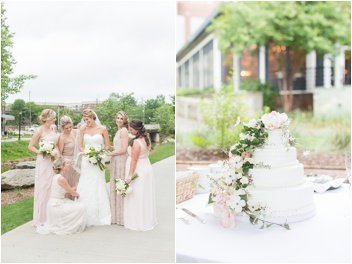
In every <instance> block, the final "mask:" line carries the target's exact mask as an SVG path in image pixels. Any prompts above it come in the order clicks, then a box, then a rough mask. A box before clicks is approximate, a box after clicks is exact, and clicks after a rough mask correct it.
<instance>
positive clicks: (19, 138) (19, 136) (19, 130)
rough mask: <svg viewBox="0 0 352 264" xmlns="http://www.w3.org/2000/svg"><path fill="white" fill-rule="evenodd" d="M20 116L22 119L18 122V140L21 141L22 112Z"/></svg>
mask: <svg viewBox="0 0 352 264" xmlns="http://www.w3.org/2000/svg"><path fill="white" fill-rule="evenodd" d="M18 114H19V116H20V119H19V121H18V140H21V121H22V112H19V113H18Z"/></svg>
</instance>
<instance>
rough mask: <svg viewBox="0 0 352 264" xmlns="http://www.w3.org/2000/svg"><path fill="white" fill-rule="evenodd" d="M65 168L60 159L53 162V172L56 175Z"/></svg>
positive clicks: (63, 162)
mask: <svg viewBox="0 0 352 264" xmlns="http://www.w3.org/2000/svg"><path fill="white" fill-rule="evenodd" d="M64 166H65V161H64V160H63V159H62V158H58V159H56V160H54V161H53V171H54V172H55V173H56V174H58V173H60V171H61V170H62V168H63V167H64Z"/></svg>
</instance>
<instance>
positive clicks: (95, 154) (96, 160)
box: [85, 147, 106, 170]
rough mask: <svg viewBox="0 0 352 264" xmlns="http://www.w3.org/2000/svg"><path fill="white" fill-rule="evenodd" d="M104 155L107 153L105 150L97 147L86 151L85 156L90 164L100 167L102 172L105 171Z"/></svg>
mask: <svg viewBox="0 0 352 264" xmlns="http://www.w3.org/2000/svg"><path fill="white" fill-rule="evenodd" d="M104 153H105V151H104V150H103V149H101V148H96V147H89V148H88V149H87V150H86V151H85V155H86V156H88V161H89V163H92V164H93V165H96V166H98V167H99V169H100V170H104V169H105V159H106V155H105V154H104Z"/></svg>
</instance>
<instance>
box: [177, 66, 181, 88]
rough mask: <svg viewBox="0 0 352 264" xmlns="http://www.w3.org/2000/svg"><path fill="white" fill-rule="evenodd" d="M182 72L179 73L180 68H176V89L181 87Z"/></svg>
mask: <svg viewBox="0 0 352 264" xmlns="http://www.w3.org/2000/svg"><path fill="white" fill-rule="evenodd" d="M181 78H182V72H181V66H179V67H178V68H177V86H178V87H182V83H181V81H182V79H181Z"/></svg>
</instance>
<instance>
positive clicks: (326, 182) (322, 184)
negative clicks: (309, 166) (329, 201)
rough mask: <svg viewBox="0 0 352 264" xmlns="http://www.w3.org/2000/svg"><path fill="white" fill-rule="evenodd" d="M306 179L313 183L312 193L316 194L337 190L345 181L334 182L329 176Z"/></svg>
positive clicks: (339, 179)
mask: <svg viewBox="0 0 352 264" xmlns="http://www.w3.org/2000/svg"><path fill="white" fill-rule="evenodd" d="M307 178H308V180H309V181H310V182H311V183H313V188H314V191H315V192H318V193H322V192H326V191H328V190H334V189H337V188H339V187H341V185H342V184H343V183H344V182H345V181H346V178H337V179H335V180H334V179H333V178H332V177H331V176H329V175H320V176H312V177H307Z"/></svg>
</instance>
